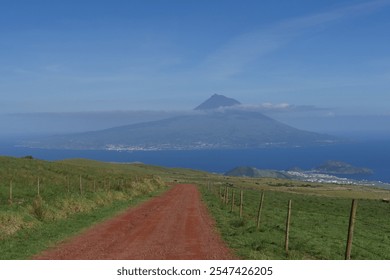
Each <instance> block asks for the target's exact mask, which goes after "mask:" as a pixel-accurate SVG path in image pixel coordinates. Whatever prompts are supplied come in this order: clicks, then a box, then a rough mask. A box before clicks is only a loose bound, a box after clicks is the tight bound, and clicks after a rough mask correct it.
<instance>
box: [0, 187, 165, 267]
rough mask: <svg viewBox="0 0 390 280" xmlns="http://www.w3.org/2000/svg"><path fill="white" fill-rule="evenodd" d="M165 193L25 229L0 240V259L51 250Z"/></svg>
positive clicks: (145, 195)
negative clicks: (100, 223) (64, 241)
mask: <svg viewBox="0 0 390 280" xmlns="http://www.w3.org/2000/svg"><path fill="white" fill-rule="evenodd" d="M165 190H167V187H164V188H161V189H159V190H157V191H153V192H151V193H148V194H143V195H140V196H137V197H136V198H134V199H132V200H116V201H113V202H112V203H111V204H109V205H105V206H102V207H99V208H96V209H94V211H89V212H78V213H75V214H73V215H69V216H68V218H67V219H56V220H45V221H43V222H40V223H38V224H37V225H35V226H34V227H28V226H27V227H25V228H23V229H21V230H19V231H17V233H16V234H13V235H12V236H10V237H8V238H5V239H2V240H0V251H1V254H0V259H2V260H24V259H31V258H32V257H33V256H34V255H36V254H38V253H40V252H42V251H44V250H47V249H49V248H50V247H52V246H55V245H56V244H58V243H59V242H61V241H63V240H64V239H67V238H70V237H72V236H74V235H77V234H80V233H81V232H82V231H83V230H85V229H88V228H89V227H91V226H92V225H94V224H96V223H99V222H102V221H104V220H106V219H109V218H111V217H113V216H114V215H117V214H119V213H121V212H122V211H125V210H126V209H128V208H129V207H131V206H135V205H137V204H139V203H141V202H144V201H146V200H148V199H150V198H152V197H154V196H158V195H159V194H161V193H162V192H164V191H165Z"/></svg>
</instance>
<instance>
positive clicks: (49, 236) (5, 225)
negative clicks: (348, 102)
mask: <svg viewBox="0 0 390 280" xmlns="http://www.w3.org/2000/svg"><path fill="white" fill-rule="evenodd" d="M161 170H162V169H161V168H157V167H151V166H146V165H141V164H138V165H133V164H109V163H101V162H94V161H87V160H67V161H62V162H47V161H40V160H35V159H32V158H30V157H25V158H22V159H17V158H10V157H0V251H1V255H0V258H1V259H26V258H30V257H31V256H32V255H34V254H36V253H38V252H40V251H42V250H43V249H45V248H47V247H49V246H51V245H53V244H55V243H56V242H58V241H60V240H62V239H64V238H66V237H68V236H70V235H73V234H76V233H78V232H79V231H80V230H82V229H84V228H86V227H89V226H90V225H92V224H93V223H96V222H99V221H101V220H103V219H106V218H109V217H111V216H113V215H114V214H115V213H117V212H119V211H121V210H124V209H126V208H128V207H129V206H130V205H133V204H134V203H136V202H139V201H141V200H142V199H146V198H148V197H150V196H151V195H153V194H156V193H158V192H161V191H163V190H166V189H167V187H166V184H165V182H164V181H163V180H162V179H161V178H160V177H159V176H157V175H156V174H159V173H162V172H161ZM167 174H168V172H167Z"/></svg>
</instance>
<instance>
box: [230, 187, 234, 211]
mask: <svg viewBox="0 0 390 280" xmlns="http://www.w3.org/2000/svg"><path fill="white" fill-rule="evenodd" d="M233 209H234V189H232V206H231V208H230V212H233Z"/></svg>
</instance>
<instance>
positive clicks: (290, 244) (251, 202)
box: [205, 182, 390, 260]
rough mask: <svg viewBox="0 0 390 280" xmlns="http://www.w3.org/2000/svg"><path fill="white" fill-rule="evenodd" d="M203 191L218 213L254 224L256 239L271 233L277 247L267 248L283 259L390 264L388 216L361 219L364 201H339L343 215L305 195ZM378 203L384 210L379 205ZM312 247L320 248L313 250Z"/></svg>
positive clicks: (214, 187)
mask: <svg viewBox="0 0 390 280" xmlns="http://www.w3.org/2000/svg"><path fill="white" fill-rule="evenodd" d="M205 187H206V190H207V193H209V194H212V195H214V196H216V197H218V199H219V201H220V207H221V208H222V209H224V210H225V211H227V212H229V213H230V214H231V215H232V216H231V218H232V219H235V218H238V219H240V220H242V222H246V221H248V222H252V223H253V228H250V230H252V231H253V230H256V231H257V232H258V234H259V236H260V235H261V234H263V233H264V232H271V231H272V232H274V233H275V235H278V241H275V240H276V239H273V240H269V242H270V243H277V244H278V246H280V247H283V249H284V253H285V254H286V256H288V255H289V253H290V249H293V250H298V251H299V250H302V249H303V250H306V251H307V254H308V255H309V256H311V257H314V258H325V259H327V258H334V256H335V255H337V256H338V257H337V259H347V260H348V259H390V216H374V217H373V218H372V220H373V221H371V220H368V219H367V217H365V215H363V214H364V212H363V211H364V210H365V209H363V208H364V207H362V212H359V203H363V202H364V201H362V200H356V199H351V200H349V201H350V202H349V203H348V199H343V203H340V205H342V209H332V207H333V206H334V205H332V204H329V205H328V204H327V200H326V198H325V199H324V197H322V198H318V199H313V198H312V196H308V195H305V194H297V193H295V194H289V193H286V192H278V191H274V190H272V191H271V190H265V189H263V190H261V189H254V188H241V187H236V186H234V185H233V184H231V183H210V182H208V183H206V184H205ZM289 196H290V198H289ZM307 197H310V199H307ZM311 200H314V202H311ZM316 203H317V204H316ZM376 203H378V206H380V205H381V204H383V202H381V201H380V200H378V201H376ZM340 205H336V206H334V207H335V208H337V207H341V206H340ZM389 210H390V207H389ZM388 214H390V211H389V213H388ZM281 240H283V241H281ZM316 242H319V243H321V242H322V243H323V246H321V248H316V247H318V245H316ZM302 247H305V248H306V249H304V248H302ZM324 247H328V248H327V249H326V250H325V251H327V252H323V251H321V250H324ZM307 248H309V249H307Z"/></svg>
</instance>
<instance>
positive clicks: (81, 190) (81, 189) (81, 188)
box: [80, 175, 83, 195]
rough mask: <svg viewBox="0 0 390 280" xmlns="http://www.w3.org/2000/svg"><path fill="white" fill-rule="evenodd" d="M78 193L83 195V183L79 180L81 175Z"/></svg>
mask: <svg viewBox="0 0 390 280" xmlns="http://www.w3.org/2000/svg"><path fill="white" fill-rule="evenodd" d="M80 194H81V195H83V184H82V182H81V175H80Z"/></svg>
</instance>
